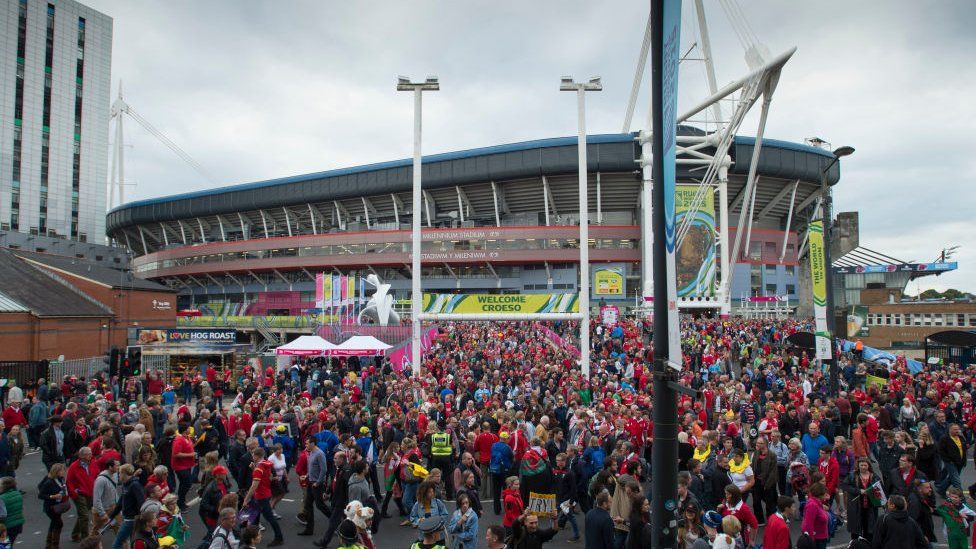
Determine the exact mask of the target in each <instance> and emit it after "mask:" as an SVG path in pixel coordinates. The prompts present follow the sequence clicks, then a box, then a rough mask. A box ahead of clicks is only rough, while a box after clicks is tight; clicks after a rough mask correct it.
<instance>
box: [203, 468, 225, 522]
mask: <svg viewBox="0 0 976 549" xmlns="http://www.w3.org/2000/svg"><path fill="white" fill-rule="evenodd" d="M229 473H230V472H229V471H228V470H227V467H224V466H223V465H218V466H216V467H214V468H213V470H212V471H211V472H210V474H211V475H212V476H213V478H212V479H211V480H210V482H209V483H207V485H206V486H204V487H203V493H202V494H201V495H200V519H201V520H203V523H204V524H205V525H206V526H207V531H208V532H209V531H211V530H213V529H214V528H215V527H216V526H217V522H218V520H219V519H220V509H219V507H220V500H221V498H223V497H224V496H226V495H227V494H228V493H229V492H230V491H231V489H230V483H228V482H227V475H228V474H229Z"/></svg>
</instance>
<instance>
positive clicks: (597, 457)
mask: <svg viewBox="0 0 976 549" xmlns="http://www.w3.org/2000/svg"><path fill="white" fill-rule="evenodd" d="M592 448H593V451H592V452H588V453H587V454H588V455H589V457H588V458H586V455H587V454H584V455H583V457H584V458H586V460H585V463H584V464H585V465H586V470H585V474H586V475H587V476H590V477H592V476H593V475H595V474H597V473H599V472H600V471H602V470H603V462H604V461H605V460H606V458H607V454H606V452H604V451H603V448H601V447H599V446H593V447H592Z"/></svg>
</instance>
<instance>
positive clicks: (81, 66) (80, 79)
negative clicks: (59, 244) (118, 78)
mask: <svg viewBox="0 0 976 549" xmlns="http://www.w3.org/2000/svg"><path fill="white" fill-rule="evenodd" d="M84 52H85V18H84V17H79V18H78V63H77V65H75V142H74V157H73V159H72V162H71V196H72V199H71V220H72V223H71V234H70V238H72V239H77V238H78V212H79V211H80V205H79V198H78V196H79V194H80V191H81V113H82V98H83V96H84V76H85V62H84Z"/></svg>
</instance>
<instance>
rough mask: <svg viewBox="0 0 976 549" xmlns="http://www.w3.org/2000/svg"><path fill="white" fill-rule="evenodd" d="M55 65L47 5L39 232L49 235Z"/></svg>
mask: <svg viewBox="0 0 976 549" xmlns="http://www.w3.org/2000/svg"><path fill="white" fill-rule="evenodd" d="M53 63H54V4H48V5H47V41H46V45H45V49H44V72H45V75H44V102H43V103H42V110H41V131H42V132H43V135H42V145H41V207H40V218H39V220H38V230H39V231H40V233H41V234H48V229H47V198H46V195H47V184H48V176H49V171H50V147H49V146H46V145H45V144H44V140H49V139H50V138H49V136H48V135H47V134H49V133H50V131H51V130H50V128H51V87H52V81H51V80H52V79H51V72H52V65H53Z"/></svg>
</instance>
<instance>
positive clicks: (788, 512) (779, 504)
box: [762, 496, 793, 549]
mask: <svg viewBox="0 0 976 549" xmlns="http://www.w3.org/2000/svg"><path fill="white" fill-rule="evenodd" d="M776 508H777V512H776V513H774V514H773V515H771V516H770V517H769V519H768V520H767V521H766V530H765V532H763V543H762V546H763V549H790V548H791V547H792V545H791V544H790V527H789V524H787V518H786V517H792V516H793V498H791V497H789V496H779V499H778V500H777V501H776Z"/></svg>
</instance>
